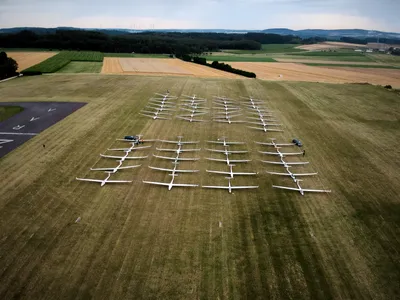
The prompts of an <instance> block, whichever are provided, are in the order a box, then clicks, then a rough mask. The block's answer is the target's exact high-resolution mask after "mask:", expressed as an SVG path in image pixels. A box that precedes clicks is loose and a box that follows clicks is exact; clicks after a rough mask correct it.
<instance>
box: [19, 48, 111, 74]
mask: <svg viewBox="0 0 400 300" xmlns="http://www.w3.org/2000/svg"><path fill="white" fill-rule="evenodd" d="M103 57H104V56H103V53H101V52H94V51H61V52H60V53H58V54H57V55H55V56H53V57H50V58H49V59H46V60H45V61H42V62H41V63H39V64H37V65H34V66H32V67H30V68H28V69H26V70H24V71H30V72H42V73H54V72H57V71H58V70H60V69H61V68H63V67H65V66H67V65H68V64H69V63H70V62H71V61H85V62H102V61H103ZM24 71H23V72H24Z"/></svg>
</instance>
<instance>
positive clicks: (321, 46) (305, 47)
mask: <svg viewBox="0 0 400 300" xmlns="http://www.w3.org/2000/svg"><path fill="white" fill-rule="evenodd" d="M296 48H298V49H303V50H325V49H339V48H351V49H353V48H366V45H362V44H350V43H342V42H322V43H318V44H312V45H302V46H298V47H296Z"/></svg>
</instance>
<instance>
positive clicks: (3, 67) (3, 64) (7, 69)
mask: <svg viewBox="0 0 400 300" xmlns="http://www.w3.org/2000/svg"><path fill="white" fill-rule="evenodd" d="M17 69H18V64H17V62H16V61H15V60H13V59H12V58H11V57H7V54H6V53H5V52H0V80H1V79H5V78H8V77H12V76H15V75H17Z"/></svg>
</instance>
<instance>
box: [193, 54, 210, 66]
mask: <svg viewBox="0 0 400 300" xmlns="http://www.w3.org/2000/svg"><path fill="white" fill-rule="evenodd" d="M193 62H194V63H196V64H200V65H207V60H206V59H205V58H204V57H197V56H196V57H193Z"/></svg>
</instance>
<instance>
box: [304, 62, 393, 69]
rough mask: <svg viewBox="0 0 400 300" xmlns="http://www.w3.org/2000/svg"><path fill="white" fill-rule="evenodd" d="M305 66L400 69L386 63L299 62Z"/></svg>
mask: <svg viewBox="0 0 400 300" xmlns="http://www.w3.org/2000/svg"><path fill="white" fill-rule="evenodd" d="M301 64H303V65H306V66H315V67H351V68H375V69H395V70H400V67H395V66H388V65H355V64H324V63H301Z"/></svg>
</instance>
